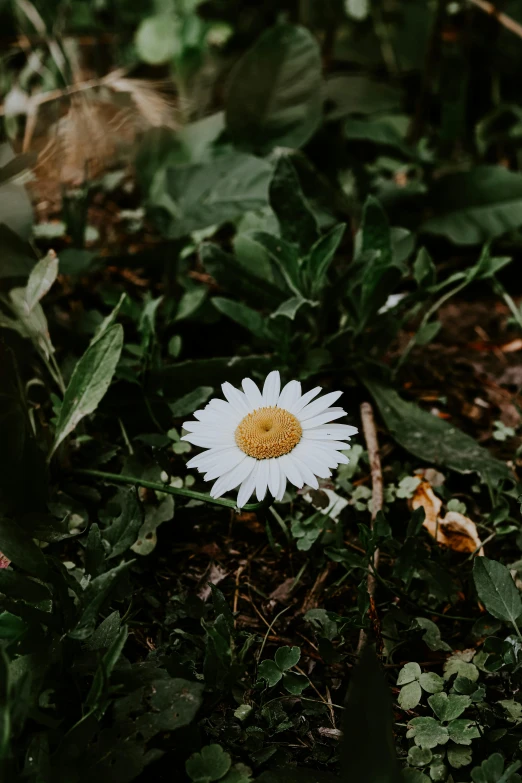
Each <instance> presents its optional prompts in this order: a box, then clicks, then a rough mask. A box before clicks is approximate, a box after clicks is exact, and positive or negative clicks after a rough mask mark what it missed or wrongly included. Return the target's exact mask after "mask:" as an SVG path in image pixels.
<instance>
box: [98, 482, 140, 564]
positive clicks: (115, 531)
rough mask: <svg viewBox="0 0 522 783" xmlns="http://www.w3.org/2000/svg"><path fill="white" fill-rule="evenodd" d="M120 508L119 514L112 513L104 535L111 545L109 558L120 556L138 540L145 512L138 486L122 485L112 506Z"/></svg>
mask: <svg viewBox="0 0 522 783" xmlns="http://www.w3.org/2000/svg"><path fill="white" fill-rule="evenodd" d="M113 504H117V505H118V506H119V508H120V513H119V514H118V516H115V515H112V514H111V517H112V521H111V523H110V525H109V526H108V527H106V528H105V529H104V531H103V537H104V538H105V540H106V541H108V542H109V544H110V546H111V551H110V554H109V555H108V556H107V559H108V560H111V559H112V558H113V557H120V556H121V555H122V554H123V553H124V552H126V551H127V549H129V548H130V547H131V545H132V544H134V542H135V541H136V536H137V534H138V530H139V529H140V527H141V524H142V521H143V512H142V508H141V505H140V501H139V498H138V492H137V489H136V487H120V488H119V489H118V492H117V494H116V496H115V498H114V499H113V500H112V501H111V506H112V505H113Z"/></svg>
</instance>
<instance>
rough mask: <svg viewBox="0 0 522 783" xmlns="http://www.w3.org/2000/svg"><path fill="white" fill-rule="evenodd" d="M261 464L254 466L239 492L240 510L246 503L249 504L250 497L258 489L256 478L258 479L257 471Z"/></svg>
mask: <svg viewBox="0 0 522 783" xmlns="http://www.w3.org/2000/svg"><path fill="white" fill-rule="evenodd" d="M258 465H259V463H257V464H256V465H254V469H253V471H252V472H251V473H250V475H249V476H248V478H246V479H245V480H244V481H243V483H242V484H241V486H240V488H239V492H238V495H237V506H238V508H242V507H243V506H244V505H245V503H248V501H249V500H250V496H251V495H252V492H253V491H254V489H255V488H256V477H257V469H258Z"/></svg>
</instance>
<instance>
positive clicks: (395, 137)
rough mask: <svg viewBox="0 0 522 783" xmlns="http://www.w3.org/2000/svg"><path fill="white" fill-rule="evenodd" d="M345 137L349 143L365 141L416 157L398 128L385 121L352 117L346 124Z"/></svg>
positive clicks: (408, 156)
mask: <svg viewBox="0 0 522 783" xmlns="http://www.w3.org/2000/svg"><path fill="white" fill-rule="evenodd" d="M344 137H345V139H347V141H348V142H350V141H363V142H366V143H367V142H370V143H371V144H376V145H378V146H380V147H393V148H394V149H395V150H397V151H398V152H400V153H401V154H402V155H404V156H405V157H407V158H412V157H414V155H413V151H412V150H411V149H410V148H409V147H408V145H407V144H405V143H404V141H403V139H402V137H401V136H400V134H399V132H398V131H397V130H396V128H395V127H394V126H393V125H392V124H391V123H389V122H386V121H385V120H379V119H357V118H355V117H350V118H349V119H348V120H346V122H345V124H344Z"/></svg>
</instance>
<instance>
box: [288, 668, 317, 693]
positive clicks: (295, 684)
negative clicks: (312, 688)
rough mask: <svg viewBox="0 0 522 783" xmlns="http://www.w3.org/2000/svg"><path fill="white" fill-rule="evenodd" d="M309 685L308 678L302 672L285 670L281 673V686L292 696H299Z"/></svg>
mask: <svg viewBox="0 0 522 783" xmlns="http://www.w3.org/2000/svg"><path fill="white" fill-rule="evenodd" d="M309 685H310V680H309V679H308V677H305V676H304V675H302V674H296V672H287V673H286V674H284V675H283V687H284V689H285V690H286V691H288V693H291V694H292V695H293V696H299V695H300V694H301V693H302V692H303V691H304V690H305V688H308V686H309Z"/></svg>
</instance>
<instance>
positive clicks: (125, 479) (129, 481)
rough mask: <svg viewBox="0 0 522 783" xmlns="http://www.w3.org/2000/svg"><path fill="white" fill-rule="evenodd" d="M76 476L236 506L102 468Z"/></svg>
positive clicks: (254, 507)
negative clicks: (109, 471) (108, 471)
mask: <svg viewBox="0 0 522 783" xmlns="http://www.w3.org/2000/svg"><path fill="white" fill-rule="evenodd" d="M73 473H75V474H76V475H78V476H91V477H92V478H99V479H105V480H106V481H109V482H112V483H113V484H126V485H128V486H135V487H145V489H154V490H155V491H156V492H164V493H165V494H166V495H179V496H181V497H185V498H190V499H191V500H201V501H202V502H203V503H214V505H216V506H225V507H226V508H237V504H236V503H235V502H234V501H233V500H227V499H226V498H211V497H210V495H208V494H207V493H206V492H196V491H194V490H192V489H178V488H177V487H171V486H169V485H168V484H160V483H159V482H157V481H146V480H145V479H141V478H137V477H135V476H123V475H121V474H119V473H106V472H105V471H104V470H90V469H87V468H78V469H77V470H74V471H73ZM272 503H273V498H271V497H270V496H269V495H267V497H266V498H265V499H264V500H262V501H261V502H260V503H248V504H247V505H246V506H243V508H242V511H259V510H260V509H265V508H270V506H271V505H272Z"/></svg>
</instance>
